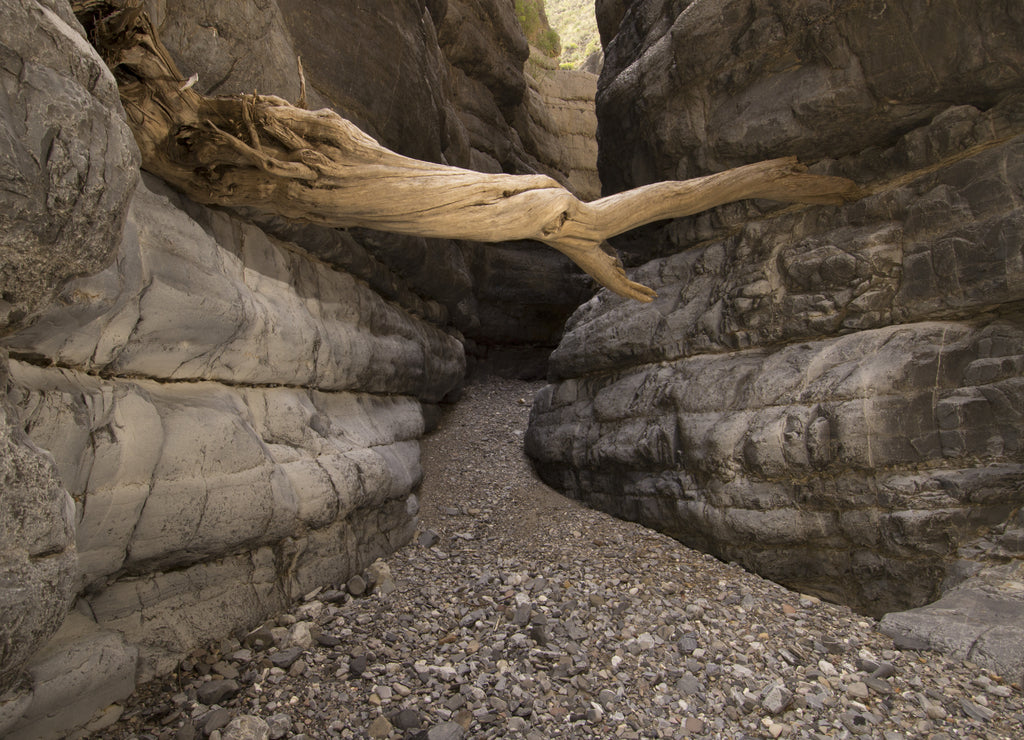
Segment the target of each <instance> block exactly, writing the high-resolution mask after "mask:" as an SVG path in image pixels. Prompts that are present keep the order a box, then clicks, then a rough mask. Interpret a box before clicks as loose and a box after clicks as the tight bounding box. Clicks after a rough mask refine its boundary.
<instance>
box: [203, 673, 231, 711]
mask: <svg viewBox="0 0 1024 740" xmlns="http://www.w3.org/2000/svg"><path fill="white" fill-rule="evenodd" d="M238 689H239V686H238V682H237V681H233V680H231V679H229V678H225V679H218V680H215V681H207V682H205V683H202V684H200V685H199V687H198V688H197V689H196V697H197V698H198V699H199V701H200V702H202V703H203V704H206V705H207V706H210V705H211V704H220V703H221V702H223V701H226V700H227V699H230V698H231V697H233V696H234V695H235V694H237V693H238Z"/></svg>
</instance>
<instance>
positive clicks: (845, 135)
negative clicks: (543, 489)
mask: <svg viewBox="0 0 1024 740" xmlns="http://www.w3.org/2000/svg"><path fill="white" fill-rule="evenodd" d="M599 11H601V15H599V20H601V24H602V33H603V35H604V36H605V38H606V42H607V46H606V51H607V60H606V64H605V67H604V72H603V74H602V78H601V83H600V89H599V93H598V119H599V134H600V145H601V159H600V168H601V172H602V179H603V182H604V184H605V187H606V191H614V190H618V189H622V188H625V187H633V186H637V185H641V184H644V183H646V182H650V181H653V180H658V179H663V178H668V177H692V176H696V175H702V174H706V173H708V172H711V171H715V170H717V169H720V168H722V167H728V166H734V165H738V164H741V163H743V162H746V161H751V160H755V159H760V158H763V157H769V156H778V155H781V154H785V153H796V154H799V155H800V156H801V157H802V158H803V160H804V161H805V162H807V163H808V164H810V165H811V169H812V171H820V172H831V173H835V174H843V175H846V176H848V177H851V178H853V179H854V180H856V181H858V182H860V183H861V184H862V185H864V186H865V188H866V191H867V193H866V196H865V197H864V198H863V199H862V200H860V201H858V202H856V203H854V204H851V205H848V206H844V207H841V208H832V207H827V208H823V207H812V208H804V207H801V208H793V207H790V208H784V209H783V208H778V207H775V206H773V205H772V204H769V203H761V202H752V203H744V204H737V205H734V206H728V207H725V208H720V209H716V210H715V211H712V212H710V213H707V214H703V215H701V216H697V217H693V218H690V219H685V220H678V221H675V222H672V223H670V224H664V225H661V226H659V227H658V228H652V229H647V230H644V231H643V232H642V233H639V234H634V235H631V236H629V237H627V238H626V239H624V240H622V242H621V243H619V244H618V246H619V247H620V248H621V249H622V250H623V252H624V253H625V255H626V256H627V259H628V260H630V261H632V262H633V263H634V264H637V265H642V266H640V267H638V269H637V271H636V274H635V275H634V276H633V277H634V278H635V279H638V280H640V281H642V282H647V283H648V284H650V285H652V286H653V287H655V288H656V289H657V290H658V292H659V298H658V299H656V300H655V301H654V302H653V303H652V304H650V305H649V306H646V307H638V306H636V305H635V304H628V303H626V302H624V301H622V300H620V299H617V298H614V297H610V296H607V295H603V294H602V295H601V296H599V297H596V298H594V299H593V300H591V301H589V302H588V303H587V304H585V305H584V306H582V307H581V308H580V309H579V310H578V311H577V312H576V314H575V315H574V316H573V318H572V319H571V320H570V322H569V324H568V325H567V331H566V335H565V337H564V338H563V340H562V342H561V344H560V346H559V348H558V349H557V350H556V352H555V353H554V355H553V357H552V364H551V377H552V380H553V381H554V384H553V385H552V386H550V387H549V388H548V390H547V391H546V392H545V393H544V394H543V395H542V397H541V398H540V399H539V401H538V403H537V405H536V407H535V409H534V414H533V417H532V421H531V428H530V431H529V434H528V436H527V444H528V451H529V453H530V454H531V456H532V457H533V459H534V460H535V462H536V464H537V467H538V470H539V471H540V472H541V474H542V475H543V476H544V477H545V478H546V479H547V480H549V481H551V482H552V483H554V484H555V485H557V486H558V487H559V488H561V489H562V490H565V491H567V492H569V493H571V494H572V495H574V496H577V497H580V498H583V499H585V500H587V501H589V502H591V503H593V504H594V505H597V506H600V507H602V508H604V509H607V510H609V511H612V512H614V513H616V514H619V515H622V516H626V517H629V518H632V519H636V520H639V521H642V522H644V523H647V524H651V525H653V526H656V527H658V528H660V529H662V530H665V531H667V532H670V533H672V534H673V535H675V536H676V537H678V538H679V539H681V540H682V541H684V542H686V543H688V544H692V545H695V546H698V547H701V548H704V549H706V550H708V551H710V552H713V553H715V554H717V555H719V556H721V557H723V558H728V559H732V560H736V561H738V562H740V563H742V564H744V565H746V566H747V567H749V568H752V569H754V570H756V571H758V572H760V573H762V574H765V575H767V576H769V577H772V578H774V579H777V580H779V581H781V582H783V583H786V584H789V585H791V586H793V587H795V588H799V589H803V590H807V591H812V592H816V593H819V594H824V595H826V596H828V597H830V598H833V599H836V600H840V601H844V602H846V603H849V604H851V605H853V606H855V607H856V608H858V609H862V610H864V611H866V612H868V613H871V614H875V615H880V614H882V613H884V612H888V611H893V610H899V609H906V608H909V607H916V606H920V605H922V604H924V603H926V602H929V601H932V600H934V599H935V598H937V597H938V596H939V595H940V594H941V593H942V592H943V591H944V590H945V589H947V588H949V587H952V586H954V585H956V584H957V583H959V582H961V581H963V579H965V578H968V577H970V576H972V575H975V574H977V577H978V578H982V577H984V573H985V572H986V571H984V570H983V569H984V568H986V567H989V566H993V565H1000V564H1004V565H1005V564H1012V563H1015V562H1019V561H1020V560H1019V559H1020V558H1021V557H1022V555H1024V548H1021V546H1020V537H1019V530H1020V527H1019V523H1016V524H1015V523H1014V522H1015V520H1014V518H1013V517H1014V512H1015V511H1017V510H1019V508H1020V506H1021V504H1022V503H1024V431H1022V429H1024V426H1022V423H1021V420H1022V418H1024V354H1022V347H1024V314H1022V313H1021V308H1020V307H1021V305H1022V300H1024V251H1022V247H1021V245H1022V244H1024V209H1022V207H1021V202H1022V201H1021V191H1020V183H1021V181H1022V180H1024V96H1022V91H1024V77H1022V76H1021V69H1022V68H1024V57H1022V56H1021V46H1020V44H1019V40H1020V39H1021V38H1024V13H1022V11H1021V9H1020V8H1018V7H1017V6H1015V5H1014V6H1012V7H1011V5H1008V4H1005V3H1003V4H998V3H997V4H989V5H986V6H984V7H981V6H977V5H976V4H971V5H970V7H968V6H966V5H964V4H962V3H958V2H953V1H952V0H950V1H949V2H944V3H942V4H941V7H937V6H936V5H935V4H934V3H932V4H930V5H929V6H928V7H927V8H925V6H924V4H922V3H915V2H910V1H909V0H908V1H906V2H895V3H894V2H888V3H883V4H871V3H861V2H830V3H811V2H798V3H786V4H779V3H762V4H757V5H751V4H750V3H746V2H734V1H732V0H717V1H714V2H694V3H683V4H679V3H671V2H660V1H659V0H649V1H647V2H640V3H634V4H632V5H630V6H629V7H626V5H625V4H623V3H614V2H608V3H601V4H599ZM602 16H603V17H602ZM996 580H998V579H996ZM999 582H1000V583H1004V582H1010V583H1012V582H1013V581H1012V579H1010V581H1007V580H1006V579H1002V580H1000V581H999ZM1018 585H1019V581H1018ZM997 592H998V594H999V595H1000V596H999V598H1002V599H1003V606H1005V607H1006V609H1008V610H1009V612H1008V613H1013V614H1018V615H1019V614H1021V613H1024V612H1022V611H1021V609H1022V607H1024V605H1022V604H1021V602H1020V600H1019V599H1020V593H1019V592H1020V589H1019V588H1014V587H1006V588H1000V589H994V588H988V590H987V593H989V595H990V596H991V595H992V594H993V593H997ZM940 604H941V602H940ZM995 611H998V609H997V610H995ZM936 634H938V631H936ZM946 642H947V645H948V644H949V643H951V642H952V641H951V640H948V639H947V640H946ZM985 651H987V652H988V654H989V656H991V654H993V653H997V652H999V651H998V649H995V650H993V649H991V646H989V647H988V648H986V649H985V650H984V651H981V652H982V653H983V652H985ZM964 652H965V654H966V652H967V651H966V650H965V651H964ZM974 657H976V658H978V657H980V653H978V654H975V655H974ZM989 662H990V663H992V661H991V660H989Z"/></svg>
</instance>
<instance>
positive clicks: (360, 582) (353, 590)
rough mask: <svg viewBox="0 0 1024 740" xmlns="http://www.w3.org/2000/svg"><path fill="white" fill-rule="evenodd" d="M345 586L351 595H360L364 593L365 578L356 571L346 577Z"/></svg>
mask: <svg viewBox="0 0 1024 740" xmlns="http://www.w3.org/2000/svg"><path fill="white" fill-rule="evenodd" d="M345 588H347V589H348V592H349V593H350V594H352V595H353V596H362V595H363V594H365V593H366V580H365V579H364V578H363V577H362V576H361V575H359V574H358V573H357V574H356V575H354V576H352V577H351V578H349V579H348V583H346V584H345Z"/></svg>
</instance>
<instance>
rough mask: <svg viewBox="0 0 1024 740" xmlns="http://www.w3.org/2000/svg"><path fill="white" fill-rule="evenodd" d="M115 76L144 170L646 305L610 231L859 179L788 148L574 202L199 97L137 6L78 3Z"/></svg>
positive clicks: (241, 200) (295, 114) (257, 106)
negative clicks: (511, 262) (435, 243)
mask: <svg viewBox="0 0 1024 740" xmlns="http://www.w3.org/2000/svg"><path fill="white" fill-rule="evenodd" d="M73 5H74V7H75V10H76V12H77V13H78V16H79V19H80V20H82V22H83V24H84V25H85V26H86V27H87V28H88V29H89V31H90V35H91V38H92V41H93V43H94V45H95V46H96V48H97V49H98V50H99V51H100V53H101V54H102V55H103V57H104V59H105V61H106V63H107V65H108V66H109V67H110V69H111V70H112V71H113V73H114V76H115V78H116V79H117V83H118V87H119V90H120V94H121V100H122V103H123V104H124V108H125V111H126V112H127V115H128V120H129V124H130V125H131V128H132V131H133V132H134V134H135V138H136V141H137V142H138V144H139V148H140V150H141V152H142V162H143V167H144V168H145V169H147V170H149V171H150V172H152V173H154V174H156V175H158V176H160V177H162V178H163V179H165V180H167V181H168V182H169V183H171V184H172V185H174V186H175V187H177V188H179V189H181V190H182V191H183V192H185V193H186V194H187V195H188V196H189V197H191V198H192V199H194V200H196V201H198V202H200V203H207V204H217V205H225V206H250V207H255V208H258V209H261V210H263V211H266V212H267V213H271V214H275V215H278V216H282V217H284V218H288V219H294V220H300V221H308V222H313V223H318V224H323V225H327V226H334V227H350V226H363V227H368V228H373V229H379V230H382V231H391V232H397V233H403V234H414V235H418V236H430V237H444V238H451V239H469V240H474V241H480V242H500V241H507V240H514V239H536V240H537V241H540V242H543V243H544V244H547V245H549V246H551V247H554V248H555V249H557V250H559V251H560V252H562V253H564V254H566V255H567V256H568V257H569V258H570V259H572V260H573V261H574V262H576V264H578V265H579V266H580V267H582V268H583V269H584V270H585V271H586V272H588V273H589V274H590V275H591V276H593V277H594V278H595V279H596V280H597V281H598V282H599V283H601V284H602V285H604V286H605V287H607V288H608V289H610V290H612V291H614V292H615V293H618V294H619V295H622V296H626V297H629V298H634V299H636V300H639V301H650V300H651V299H652V298H653V297H654V295H655V293H654V291H653V290H651V289H650V288H648V287H646V286H643V285H640V284H638V283H635V282H633V281H631V280H629V279H628V278H627V277H626V274H625V271H624V270H623V268H622V266H621V264H620V263H619V261H618V260H617V259H616V258H615V257H613V256H612V255H611V254H609V252H606V251H605V250H604V249H603V248H602V243H603V242H604V241H605V240H606V239H608V238H610V237H612V236H615V235H616V234H621V233H622V232H624V231H628V230H629V229H632V228H635V227H637V226H641V225H643V224H646V223H650V222H652V221H657V220H661V219H668V218H676V217H680V216H688V215H691V214H694V213H698V212H700V211H703V210H706V209H708V208H712V207H714V206H717V205H722V204H724V203H729V202H732V201H736V200H742V199H744V198H767V199H773V200H780V201H794V202H803V203H824V204H838V203H842V202H844V201H846V200H852V199H855V198H856V197H858V195H859V189H858V188H857V186H856V185H855V184H854V183H852V182H851V181H849V180H846V179H844V178H839V177H828V176H820V175H810V174H807V173H805V172H804V168H803V167H801V166H800V165H799V164H797V162H796V158H795V157H790V158H784V159H775V160H769V161H765V162H759V163H756V164H751V165H746V166H743V167H737V168H735V169H731V170H727V171H725V172H721V173H718V174H715V175H710V176H708V177H700V178H696V179H693V180H685V181H673V182H662V183H656V184H653V185H648V186H645V187H640V188H636V189H634V190H630V191H627V192H624V193H619V194H617V195H612V196H609V197H607V198H601V199H599V200H596V201H592V202H590V203H585V202H583V201H580V200H579V199H577V198H576V197H575V196H573V195H572V194H571V193H570V192H569V191H567V190H566V189H565V188H564V187H562V186H561V185H560V184H559V183H557V182H556V181H555V180H553V179H551V178H550V177H547V176H544V175H503V174H486V173H480V172H473V171H470V170H464V169H460V168H457V167H449V166H445V165H439V164H434V163H430V162H423V161H420V160H416V159H410V158H408V157H404V156H402V155H399V154H396V153H395V152H392V151H390V150H389V149H386V148H385V147H383V146H381V145H380V144H378V143H377V142H376V141H375V140H374V139H372V138H371V137H370V136H368V135H367V134H365V133H363V132H362V131H361V130H360V129H359V128H357V127H356V126H355V125H353V124H352V123H351V122H349V121H347V120H345V119H344V118H342V117H341V116H339V115H338V114H337V113H335V112H334V111H331V110H319V111H308V110H305V109H303V108H301V107H298V106H293V105H291V104H289V103H288V102H287V101H285V100H282V99H281V98H278V97H275V96H272V95H259V94H253V95H236V96H230V97H206V96H203V95H201V94H199V93H198V92H196V91H195V90H194V89H193V88H192V86H191V85H189V84H188V83H187V82H186V81H185V80H184V79H183V77H182V75H181V73H180V72H179V71H178V69H177V67H176V65H175V64H174V62H173V61H172V59H171V55H170V54H169V53H168V51H167V49H166V48H165V47H164V46H163V44H162V43H161V42H160V40H159V38H158V37H157V35H156V32H155V30H154V28H153V26H152V24H151V23H150V21H149V18H148V17H147V16H146V14H145V13H144V12H143V11H142V10H141V9H140V8H138V7H134V6H132V5H128V6H127V7H126V6H125V4H124V3H121V4H118V3H115V2H110V1H109V0H106V1H104V0H79V1H78V2H75V3H73Z"/></svg>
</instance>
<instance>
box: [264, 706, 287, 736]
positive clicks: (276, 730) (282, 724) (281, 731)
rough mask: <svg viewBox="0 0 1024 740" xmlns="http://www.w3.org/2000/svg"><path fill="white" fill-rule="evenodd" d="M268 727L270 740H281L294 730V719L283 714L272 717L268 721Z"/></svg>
mask: <svg viewBox="0 0 1024 740" xmlns="http://www.w3.org/2000/svg"><path fill="white" fill-rule="evenodd" d="M267 727H268V728H269V729H270V740H280V738H282V737H284V736H286V735H287V734H288V731H289V730H291V729H292V718H291V717H289V716H288V715H287V714H283V713H279V714H275V715H272V716H271V717H269V718H268V719H267Z"/></svg>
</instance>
